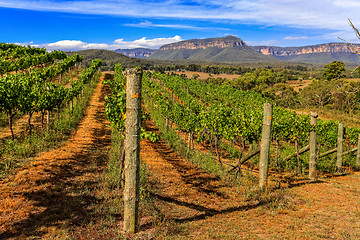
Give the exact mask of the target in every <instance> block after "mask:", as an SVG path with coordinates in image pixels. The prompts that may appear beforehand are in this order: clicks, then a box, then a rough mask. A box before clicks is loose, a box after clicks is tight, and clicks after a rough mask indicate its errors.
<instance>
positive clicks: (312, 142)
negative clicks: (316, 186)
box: [309, 112, 318, 179]
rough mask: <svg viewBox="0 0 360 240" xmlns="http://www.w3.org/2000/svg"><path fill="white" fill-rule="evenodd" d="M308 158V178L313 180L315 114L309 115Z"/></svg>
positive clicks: (314, 169)
mask: <svg viewBox="0 0 360 240" xmlns="http://www.w3.org/2000/svg"><path fill="white" fill-rule="evenodd" d="M310 117H311V119H310V125H311V131H310V144H309V145H310V158H309V178H310V179H315V178H316V120H317V117H318V115H317V113H316V112H311V114H310Z"/></svg>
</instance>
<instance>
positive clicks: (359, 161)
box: [355, 134, 360, 169]
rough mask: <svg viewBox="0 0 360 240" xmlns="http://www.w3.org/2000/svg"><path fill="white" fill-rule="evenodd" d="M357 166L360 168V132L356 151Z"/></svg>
mask: <svg viewBox="0 0 360 240" xmlns="http://www.w3.org/2000/svg"><path fill="white" fill-rule="evenodd" d="M355 167H356V168H357V169H359V168H360V134H359V137H358V147H357V153H356V163H355Z"/></svg>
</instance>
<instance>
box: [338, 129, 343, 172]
mask: <svg viewBox="0 0 360 240" xmlns="http://www.w3.org/2000/svg"><path fill="white" fill-rule="evenodd" d="M343 138H344V124H343V123H339V128H338V138H337V153H336V157H337V160H336V168H337V171H341V167H342V156H343Z"/></svg>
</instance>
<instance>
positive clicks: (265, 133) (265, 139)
mask: <svg viewBox="0 0 360 240" xmlns="http://www.w3.org/2000/svg"><path fill="white" fill-rule="evenodd" d="M271 124H272V104H270V103H265V104H264V118H263V127H262V135H261V143H260V144H261V145H260V163H259V187H260V188H261V189H263V188H264V187H265V186H266V184H267V176H268V166H269V153H270V142H271Z"/></svg>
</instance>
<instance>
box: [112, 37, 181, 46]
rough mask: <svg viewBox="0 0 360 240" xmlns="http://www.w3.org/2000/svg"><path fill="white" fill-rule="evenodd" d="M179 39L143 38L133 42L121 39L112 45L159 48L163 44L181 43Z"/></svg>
mask: <svg viewBox="0 0 360 240" xmlns="http://www.w3.org/2000/svg"><path fill="white" fill-rule="evenodd" d="M181 40H182V39H181V37H180V36H178V35H176V36H174V37H172V38H154V39H146V38H145V37H143V38H141V39H137V40H135V41H131V42H129V41H124V40H123V39H122V38H121V39H116V40H115V41H114V43H115V44H116V45H117V46H123V47H121V48H137V47H145V48H159V47H161V46H162V45H164V44H169V43H174V42H179V41H181Z"/></svg>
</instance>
